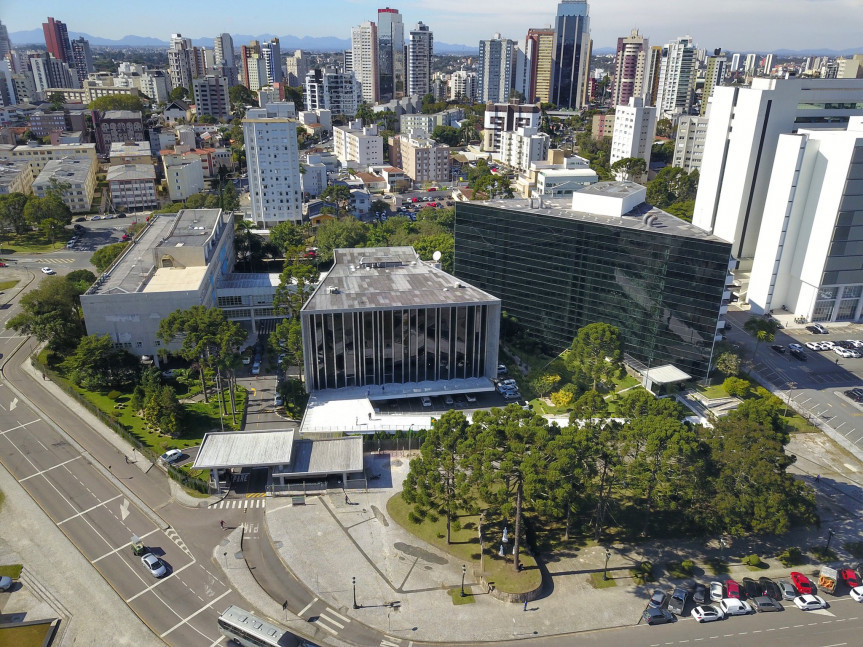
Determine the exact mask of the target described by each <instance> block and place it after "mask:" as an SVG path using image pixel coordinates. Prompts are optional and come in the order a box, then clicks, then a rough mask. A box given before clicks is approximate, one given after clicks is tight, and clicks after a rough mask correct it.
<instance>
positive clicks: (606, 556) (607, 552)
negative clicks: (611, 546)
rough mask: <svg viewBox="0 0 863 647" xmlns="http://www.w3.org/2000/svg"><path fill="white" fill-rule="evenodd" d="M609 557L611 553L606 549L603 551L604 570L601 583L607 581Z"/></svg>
mask: <svg viewBox="0 0 863 647" xmlns="http://www.w3.org/2000/svg"><path fill="white" fill-rule="evenodd" d="M610 557H611V551H610V550H608V548H606V549H605V570H603V572H602V579H603V581H605V582H607V581H608V560H609V558H610Z"/></svg>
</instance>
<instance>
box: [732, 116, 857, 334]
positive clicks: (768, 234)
mask: <svg viewBox="0 0 863 647" xmlns="http://www.w3.org/2000/svg"><path fill="white" fill-rule="evenodd" d="M778 140H779V141H778V144H777V146H776V156H775V158H774V160H773V170H772V172H771V174H770V183H769V189H768V191H767V198H766V200H765V202H764V211H763V215H762V219H761V229H760V232H759V234H758V246H757V247H756V250H755V257H754V259H753V262H752V273H751V277H750V280H749V289H748V292H747V295H746V299H747V300H748V301H749V304H750V306H751V311H752V312H753V313H756V314H759V313H765V312H770V311H771V310H775V311H776V312H779V311H780V310H783V309H784V310H787V311H788V313H789V314H790V313H793V314H794V315H797V316H802V317H805V318H806V319H807V320H808V321H859V320H860V319H861V316H863V298H861V296H863V117H859V116H858V117H850V119H849V122H848V128H847V130H844V131H825V130H804V129H801V130H799V131H798V132H797V133H796V134H782V135H779V138H778Z"/></svg>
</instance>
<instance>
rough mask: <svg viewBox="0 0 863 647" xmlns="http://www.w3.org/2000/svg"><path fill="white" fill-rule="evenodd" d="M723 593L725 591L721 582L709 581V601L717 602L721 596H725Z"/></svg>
mask: <svg viewBox="0 0 863 647" xmlns="http://www.w3.org/2000/svg"><path fill="white" fill-rule="evenodd" d="M723 593H725V591H724V589H723V588H722V582H711V583H710V601H711V602H719V601H720V600H721V599H722V598H723V597H725V596H724V595H723Z"/></svg>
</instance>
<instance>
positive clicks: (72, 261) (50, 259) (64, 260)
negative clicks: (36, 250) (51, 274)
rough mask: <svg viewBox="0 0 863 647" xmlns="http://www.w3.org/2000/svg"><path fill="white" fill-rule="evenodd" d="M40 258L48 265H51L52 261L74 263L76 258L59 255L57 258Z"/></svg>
mask: <svg viewBox="0 0 863 647" xmlns="http://www.w3.org/2000/svg"><path fill="white" fill-rule="evenodd" d="M40 260H41V261H43V262H44V263H45V264H47V265H51V264H52V263H74V262H75V259H74V258H68V257H66V258H64V257H62V256H60V257H57V258H43V259H40Z"/></svg>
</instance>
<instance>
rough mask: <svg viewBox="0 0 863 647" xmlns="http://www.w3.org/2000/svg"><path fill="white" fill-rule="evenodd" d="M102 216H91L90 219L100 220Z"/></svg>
mask: <svg viewBox="0 0 863 647" xmlns="http://www.w3.org/2000/svg"><path fill="white" fill-rule="evenodd" d="M101 219H102V216H93V217H92V218H90V220H101Z"/></svg>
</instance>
